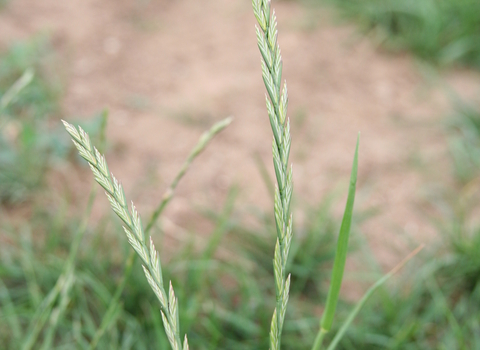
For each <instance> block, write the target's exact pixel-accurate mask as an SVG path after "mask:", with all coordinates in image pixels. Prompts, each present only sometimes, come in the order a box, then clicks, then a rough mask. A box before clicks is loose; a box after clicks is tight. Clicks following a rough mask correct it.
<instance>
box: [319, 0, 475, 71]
mask: <svg viewBox="0 0 480 350" xmlns="http://www.w3.org/2000/svg"><path fill="white" fill-rule="evenodd" d="M315 1H320V0H315ZM327 1H328V2H331V3H333V4H334V5H335V6H337V7H338V8H339V9H340V12H341V13H342V14H343V15H345V16H346V17H347V18H352V19H354V20H355V21H356V22H358V23H359V25H360V26H361V28H362V29H363V30H365V31H367V32H370V33H373V34H374V35H375V37H376V38H377V40H379V41H380V42H382V43H383V44H385V45H386V46H387V47H388V48H390V49H394V50H404V49H407V50H411V51H412V52H414V53H415V54H416V55H418V56H419V57H421V58H423V59H425V60H429V61H432V62H435V63H438V64H457V63H458V64H464V65H469V66H472V67H475V68H477V69H479V68H480V36H479V33H480V16H479V15H478V14H479V13H480V2H479V1H477V0H421V1H418V0H401V1H398V0H361V1H359V0H327Z"/></svg>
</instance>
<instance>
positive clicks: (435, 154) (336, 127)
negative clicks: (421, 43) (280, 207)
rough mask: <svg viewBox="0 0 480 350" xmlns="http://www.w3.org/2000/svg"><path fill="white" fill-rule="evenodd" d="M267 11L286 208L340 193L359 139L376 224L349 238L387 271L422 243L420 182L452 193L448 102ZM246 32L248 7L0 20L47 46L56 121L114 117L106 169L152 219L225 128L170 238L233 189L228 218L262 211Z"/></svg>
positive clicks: (309, 13)
mask: <svg viewBox="0 0 480 350" xmlns="http://www.w3.org/2000/svg"><path fill="white" fill-rule="evenodd" d="M274 6H275V7H276V10H277V14H278V21H279V32H280V34H279V35H280V36H279V42H280V45H281V47H282V54H283V59H284V77H285V78H286V80H287V81H288V87H289V93H290V106H289V111H290V118H291V121H292V129H293V130H292V137H293V144H292V157H291V160H292V162H293V164H294V181H295V190H296V193H297V198H298V202H308V203H318V202H319V201H320V200H321V199H322V198H323V197H324V196H325V195H326V194H327V193H328V192H329V191H331V190H333V189H335V188H338V186H343V188H344V189H346V184H347V181H348V176H349V171H350V167H351V161H352V156H353V150H354V145H355V139H356V135H357V132H358V131H360V132H361V133H362V138H361V148H360V170H359V189H358V197H357V198H358V199H357V209H358V210H360V211H361V210H365V209H368V208H371V207H372V206H374V207H376V208H378V209H380V211H379V213H378V215H376V216H374V217H373V218H371V219H369V220H367V221H366V222H364V223H363V224H362V226H361V228H362V231H363V232H364V233H365V235H366V236H367V237H368V239H369V242H370V245H371V247H372V248H373V251H374V253H375V255H376V256H377V257H378V258H379V259H380V261H382V262H383V264H384V265H385V266H391V265H392V264H393V263H395V261H397V258H398V256H397V255H396V254H394V253H395V252H398V251H402V254H403V252H404V249H405V247H406V246H407V245H409V244H410V241H413V242H415V243H418V242H429V241H430V240H431V238H432V237H433V236H434V232H433V230H432V228H431V225H430V222H429V221H428V220H427V219H426V218H425V217H424V215H422V214H421V212H420V211H419V206H421V203H422V200H423V199H422V195H421V193H422V191H423V189H425V188H426V186H428V183H429V182H431V181H438V180H439V179H441V180H442V181H448V179H449V175H448V173H449V163H448V159H447V157H448V153H447V149H446V142H445V137H444V135H443V131H442V125H441V122H442V119H443V118H444V116H445V115H446V113H447V112H448V111H449V110H450V109H449V108H450V107H449V103H448V100H447V99H446V98H445V96H444V94H443V92H442V89H440V88H438V87H433V86H432V84H429V82H428V79H425V76H424V75H423V74H422V70H421V69H419V65H418V64H417V63H416V62H415V60H414V59H412V58H411V57H409V56H407V55H389V54H387V53H384V52H382V51H381V50H379V49H378V48H377V47H375V45H374V44H373V43H372V42H371V41H370V40H368V39H365V38H362V37H360V36H358V35H356V30H355V27H354V26H352V25H338V24H335V23H334V21H332V18H333V17H334V16H332V13H330V12H329V11H328V10H325V9H321V10H311V9H307V8H305V7H302V6H301V5H299V4H298V3H295V2H277V3H276V4H274ZM254 23H255V20H254V17H253V14H252V11H251V2H250V1H249V0H229V1H222V0H202V1H192V0H156V1H155V0H152V1H148V0H101V1H100V0H70V1H57V0H42V1H36V0H15V1H11V3H10V4H9V5H8V6H7V7H6V8H5V9H4V10H3V11H2V12H1V13H0V47H5V46H6V45H8V44H9V43H10V42H13V41H15V40H18V39H22V38H27V37H30V36H31V35H33V34H35V33H38V32H41V31H47V32H49V33H50V34H51V36H52V38H53V42H54V44H55V46H56V47H57V49H58V50H59V52H60V53H61V55H62V61H63V62H64V67H61V68H59V69H62V70H65V72H66V73H65V76H66V83H65V85H66V92H65V98H64V100H63V108H64V115H65V116H89V115H93V114H94V113H95V112H98V111H99V110H101V109H103V108H104V107H107V108H108V109H109V110H110V120H109V126H108V137H109V139H110V141H111V143H112V144H113V145H115V148H116V149H117V152H110V153H109V155H108V160H109V164H110V168H111V169H112V170H113V172H114V173H115V174H116V175H117V176H118V177H119V178H120V179H121V180H122V181H123V183H124V185H125V188H126V192H127V194H130V196H131V197H133V198H134V199H135V201H136V203H138V206H139V207H140V210H142V211H145V209H146V208H149V207H152V206H153V205H155V203H156V202H157V200H158V198H160V196H161V194H162V193H163V191H164V190H165V188H166V186H167V185H168V183H169V182H170V181H171V179H172V178H173V177H174V175H175V173H176V171H177V170H178V169H179V167H180V165H181V164H182V162H183V160H184V159H185V157H186V156H187V154H188V152H189V150H190V149H191V147H192V146H193V145H194V144H195V143H196V140H197V139H198V137H199V135H200V134H201V133H202V132H203V131H204V130H205V129H207V128H208V126H209V125H211V124H212V123H213V122H214V121H216V120H220V119H221V118H224V117H226V116H229V115H233V116H234V117H235V120H234V123H233V124H232V125H231V126H230V127H229V128H228V129H227V130H226V131H224V132H223V133H222V134H221V135H219V136H218V137H217V138H216V139H215V140H214V142H212V144H211V145H210V146H209V147H208V149H207V150H206V152H205V153H204V154H202V155H201V156H200V158H199V159H198V160H197V161H196V162H195V163H194V165H193V166H192V168H191V170H190V171H189V173H188V174H187V176H186V177H185V179H184V180H183V181H182V182H181V184H180V186H179V188H178V191H177V196H176V198H175V200H174V201H173V202H172V205H171V206H170V207H169V209H168V210H167V213H166V217H167V218H168V219H169V222H170V223H172V224H174V225H173V227H174V228H173V229H172V230H175V227H177V228H179V227H180V228H182V227H183V228H189V227H191V226H190V225H191V224H192V219H191V218H192V217H191V216H190V214H189V213H192V207H200V206H205V205H207V206H209V207H215V208H219V207H220V206H221V204H222V203H223V201H224V198H225V195H226V193H227V190H228V188H229V187H230V186H231V185H232V184H239V185H240V186H241V188H242V195H241V198H240V204H239V205H240V206H243V207H248V206H257V207H259V208H262V209H265V210H270V206H271V199H270V198H269V195H268V192H267V190H266V187H265V186H264V184H263V182H262V179H261V176H260V174H259V171H258V169H257V167H256V165H255V161H254V155H255V154H259V155H260V157H261V159H263V160H264V162H265V164H266V165H267V166H268V167H269V170H270V171H271V169H270V168H271V166H270V164H271V160H270V159H271V158H270V157H271V131H270V126H269V123H268V119H267V117H266V111H265V105H264V88H263V85H262V84H263V83H262V79H261V73H260V56H259V53H258V50H257V47H256V37H255V31H254ZM441 81H443V82H448V84H449V85H451V86H452V87H453V88H455V89H456V90H457V91H458V92H459V93H460V94H461V95H471V94H473V93H474V92H475V91H477V87H478V83H479V82H480V77H479V76H478V74H476V73H472V72H471V71H454V72H448V73H443V74H442V77H441ZM434 85H435V84H434ZM67 118H68V117H67ZM118 150H121V151H118ZM271 174H272V175H273V172H272V171H271ZM85 176H88V179H89V174H85ZM342 198H343V197H342ZM102 199H103V198H102ZM342 205H343V204H342ZM297 220H300V221H301V220H302V218H301V215H300V214H299V215H298V218H297Z"/></svg>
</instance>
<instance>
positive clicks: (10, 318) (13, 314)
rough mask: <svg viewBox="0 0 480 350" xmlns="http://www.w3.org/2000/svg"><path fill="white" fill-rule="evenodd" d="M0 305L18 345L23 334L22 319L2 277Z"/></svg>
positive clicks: (14, 342)
mask: <svg viewBox="0 0 480 350" xmlns="http://www.w3.org/2000/svg"><path fill="white" fill-rule="evenodd" d="M0 306H1V310H2V316H3V318H5V319H6V321H7V323H8V324H9V325H10V332H11V334H12V336H13V345H17V344H18V341H19V340H20V338H21V336H22V328H21V326H20V320H19V318H18V313H17V311H16V310H15V304H14V303H13V301H12V298H11V297H10V293H9V292H8V289H7V286H5V284H4V283H3V281H2V279H1V278H0Z"/></svg>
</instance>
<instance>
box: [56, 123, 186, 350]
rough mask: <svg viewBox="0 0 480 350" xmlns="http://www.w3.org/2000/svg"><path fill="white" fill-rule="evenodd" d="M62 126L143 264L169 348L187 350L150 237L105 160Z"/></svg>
mask: <svg viewBox="0 0 480 350" xmlns="http://www.w3.org/2000/svg"><path fill="white" fill-rule="evenodd" d="M63 124H64V125H65V128H66V129H67V131H68V133H69V134H70V136H71V137H72V140H73V143H74V144H75V147H77V150H78V152H79V154H80V156H82V158H84V159H85V160H86V161H87V162H88V164H89V166H90V169H91V170H92V172H93V175H94V177H95V180H96V181H97V182H98V184H99V185H100V186H102V187H103V189H104V190H105V194H106V195H107V198H108V200H109V201H110V205H111V207H112V209H113V211H114V212H115V214H117V216H118V217H119V218H120V219H121V220H122V221H123V223H124V226H123V228H124V230H125V233H126V235H127V238H128V242H129V243H130V245H131V246H132V248H133V249H134V250H135V252H136V253H137V254H138V255H139V256H140V258H141V259H142V260H143V262H144V265H143V271H144V273H145V276H146V277H147V280H148V283H149V285H150V287H151V288H152V290H153V291H154V292H155V295H156V296H157V298H158V300H159V301H160V311H161V314H162V319H163V325H164V327H165V332H166V333H167V337H168V340H169V342H170V345H171V347H172V349H173V350H180V349H183V350H187V349H188V340H187V336H186V335H185V339H184V342H183V346H182V342H181V340H180V325H179V316H178V302H177V298H176V297H175V293H174V290H173V286H172V283H171V282H170V284H169V289H168V296H167V293H166V291H165V288H164V284H163V277H162V267H161V264H160V260H159V257H158V253H157V251H156V249H155V246H154V244H153V240H152V238H151V237H150V240H149V242H147V240H146V237H145V233H144V230H143V227H142V222H141V219H140V216H139V215H138V212H137V210H136V208H135V206H134V205H133V202H132V204H131V209H129V208H128V204H127V201H126V198H125V193H124V191H123V188H122V185H121V184H120V183H119V182H118V180H117V179H116V178H115V177H114V176H113V174H112V173H110V172H109V170H108V165H107V162H106V160H105V157H104V156H103V155H102V154H101V153H100V152H99V151H98V150H97V149H96V148H95V147H93V146H92V144H91V142H90V138H89V136H88V134H87V133H86V132H85V131H84V130H83V129H82V128H81V127H79V128H78V129H77V128H75V127H74V126H73V125H71V124H69V123H67V122H65V121H63Z"/></svg>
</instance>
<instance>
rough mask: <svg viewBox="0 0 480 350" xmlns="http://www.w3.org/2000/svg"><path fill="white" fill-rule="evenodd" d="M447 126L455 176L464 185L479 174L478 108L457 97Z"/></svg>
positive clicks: (479, 132) (479, 138)
mask: <svg viewBox="0 0 480 350" xmlns="http://www.w3.org/2000/svg"><path fill="white" fill-rule="evenodd" d="M447 126H448V129H449V138H448V143H449V149H450V153H451V155H452V160H453V165H454V172H455V176H456V178H457V180H458V181H459V182H460V183H461V184H464V185H465V184H467V183H468V182H470V181H472V180H474V179H476V178H478V176H479V174H480V107H479V106H478V105H476V104H475V102H474V101H472V102H467V101H464V100H461V99H459V98H458V97H457V98H456V100H455V110H454V113H453V115H452V116H451V117H450V118H449V119H448V121H447Z"/></svg>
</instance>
